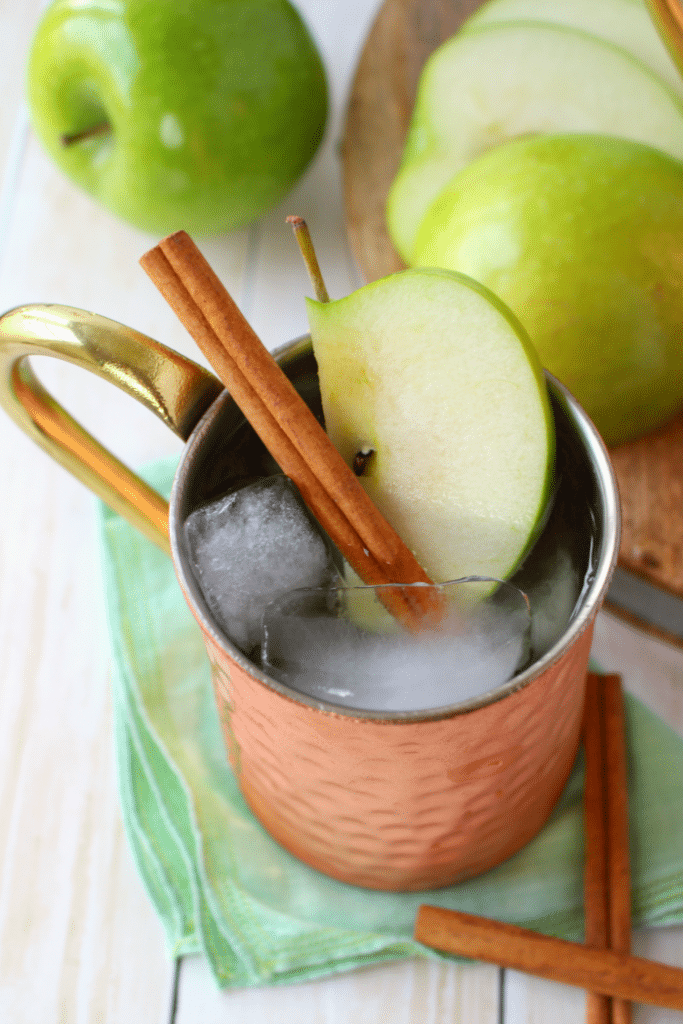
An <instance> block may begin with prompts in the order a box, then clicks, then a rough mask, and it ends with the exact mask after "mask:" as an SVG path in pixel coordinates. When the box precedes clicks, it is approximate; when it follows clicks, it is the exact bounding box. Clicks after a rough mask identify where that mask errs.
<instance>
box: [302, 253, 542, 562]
mask: <svg viewBox="0 0 683 1024" xmlns="http://www.w3.org/2000/svg"><path fill="white" fill-rule="evenodd" d="M307 306H308V317H309V323H310V328H311V337H312V340H313V350H314V353H315V356H316V360H317V362H318V370H319V376H320V390H321V396H322V403H323V412H324V416H325V426H326V429H327V432H328V434H329V436H330V437H331V439H332V441H333V442H334V444H335V446H336V447H337V448H338V450H339V451H340V452H341V454H342V455H343V457H344V458H345V459H346V460H347V462H348V463H349V464H351V463H352V462H353V459H354V456H355V455H356V453H357V452H358V451H360V450H361V449H363V448H366V447H369V448H371V449H372V450H373V453H374V454H373V455H372V456H371V458H370V460H369V462H368V464H367V468H366V470H365V472H364V473H363V475H362V476H361V478H360V479H361V482H362V483H363V485H364V486H365V488H366V490H367V491H368V493H369V494H370V495H371V497H372V498H373V500H374V501H375V503H376V504H377V506H378V507H379V508H380V510H381V511H382V513H383V514H384V516H385V517H386V518H387V519H388V520H389V522H390V523H391V524H392V525H393V527H394V529H395V530H396V531H397V532H398V534H399V535H400V536H401V537H402V538H403V540H404V541H405V542H406V543H407V544H408V546H409V547H410V548H411V549H412V550H413V551H414V552H415V554H416V556H417V558H418V560H419V561H420V563H421V564H422V565H423V566H424V568H425V569H426V570H427V572H428V573H429V574H430V576H431V577H432V579H434V580H436V581H438V582H445V581H447V580H451V579H457V578H460V577H462V576H468V575H476V576H488V577H494V578H498V579H502V578H505V577H507V576H509V575H510V574H511V573H512V572H513V571H514V569H515V568H516V566H517V565H518V564H519V562H520V561H521V559H522V558H523V556H524V554H525V553H526V551H527V550H528V548H529V547H530V545H531V544H532V543H533V540H534V539H535V537H536V535H537V531H538V529H539V526H540V524H541V523H542V521H543V516H544V512H545V508H546V504H547V500H548V494H549V489H550V487H551V481H552V478H553V466H554V419H553V416H552V411H551V409H550V405H549V400H548V395H547V389H546V384H545V377H544V374H543V371H542V369H541V365H540V363H539V361H538V357H537V355H536V353H535V351H534V349H533V346H532V345H531V343H530V341H529V339H528V337H527V336H526V334H525V332H524V330H523V329H522V327H521V326H520V324H519V323H518V322H517V320H516V319H515V317H514V316H513V315H512V314H511V313H510V311H509V310H507V309H506V308H505V307H504V306H503V305H502V304H501V303H500V301H499V300H498V299H497V298H496V297H495V296H493V295H492V294H490V293H489V292H488V290H487V289H485V288H483V287H482V286H481V285H479V284H478V283H476V282H474V281H471V280H469V279H468V278H465V277H463V276H462V275H459V274H452V273H450V272H448V271H442V270H431V271H430V270H406V271H403V272H401V273H398V274H393V275H391V276H390V277H387V278H383V279H382V280H379V281H375V282H374V283H372V284H369V285H366V286H365V287H363V288H360V289H359V290H358V291H356V292H353V293H352V294H351V295H349V296H347V297H346V298H343V299H339V300H337V301H335V302H329V303H320V302H315V301H313V300H308V301H307Z"/></svg>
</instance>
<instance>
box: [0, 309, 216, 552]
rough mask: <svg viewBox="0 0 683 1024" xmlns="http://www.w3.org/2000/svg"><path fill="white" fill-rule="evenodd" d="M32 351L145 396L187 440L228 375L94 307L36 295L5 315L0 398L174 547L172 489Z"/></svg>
mask: <svg viewBox="0 0 683 1024" xmlns="http://www.w3.org/2000/svg"><path fill="white" fill-rule="evenodd" d="M32 355H36V356H37V355H40V356H54V357H56V358H57V359H64V360H66V361H67V362H70V363H73V364H75V365H76V366H80V367H83V368H84V369H86V370H90V371H91V372H92V373H96V374H97V375H98V376H99V377H103V378H104V380H107V381H109V382H110V383H112V384H115V385H116V386H117V387H118V388H120V389H121V390H122V391H125V392H127V393H128V394H129V395H132V396H133V398H136V399H137V400H138V401H139V402H142V404H143V405H145V406H146V407H147V408H148V409H150V410H151V411H152V412H154V413H156V415H157V416H158V417H159V418H160V419H161V420H163V422H164V423H165V424H166V425H167V426H168V427H170V429H171V430H172V431H173V432H174V433H175V434H177V435H178V436H179V437H180V438H182V440H183V441H187V439H188V437H189V436H190V434H191V433H192V430H193V429H194V427H195V426H196V424H197V423H198V421H199V420H200V418H201V416H202V415H203V414H204V412H205V411H206V410H207V409H208V408H209V406H210V405H211V404H212V402H213V401H214V400H215V399H216V398H217V397H218V395H219V394H220V393H221V391H222V390H223V385H222V384H221V383H220V381H219V380H218V379H217V378H216V377H214V376H213V374H211V373H209V372H208V371H207V370H205V369H203V368H202V367H201V366H198V365H197V364H196V363H193V362H192V360H190V359H186V358H184V357H183V356H181V355H179V354H178V353H177V352H174V351H173V350H172V349H169V348H166V346H165V345H160V344H159V342H157V341H154V340H153V339H152V338H149V337H147V335H145V334H141V333H140V332H138V331H134V330H133V329H132V328H130V327H124V326H123V324H119V323H116V322H115V321H114V320H108V319H107V318H106V317H103V316H98V315H97V314H96V313H87V312H85V311H84V310H81V309H74V308H72V307H71V306H58V305H40V304H35V305H28V306H19V307H17V308H16V309H12V310H10V311H9V312H8V313H5V314H4V316H2V317H0V405H2V406H3V407H4V409H5V410H6V412H8V413H9V415H10V416H11V417H12V419H13V420H14V421H15V423H17V424H18V425H19V426H20V427H21V429H22V430H23V431H25V433H27V434H28V435H29V437H31V438H33V440H34V441H36V443H37V444H39V445H40V446H41V448H44V449H45V451H47V452H48V453H49V454H50V455H52V457H53V458H54V459H56V460H57V462H59V463H60V464H61V465H62V466H64V467H65V468H66V469H68V470H69V471H70V472H71V473H73V475H74V476H75V477H77V478H78V479H79V480H80V481H81V482H82V483H84V484H86V485H87V486H88V487H89V488H90V489H91V490H92V491H94V492H95V494H97V496H98V497H100V498H101V499H102V500H103V501H104V502H105V503H106V504H107V505H109V506H110V508H112V509H114V511H115V512H118V513H119V514H120V515H121V516H123V517H124V518H125V519H127V520H128V522H130V523H131V524H132V525H133V526H135V527H136V528H137V529H138V530H140V532H141V533H143V534H144V536H145V537H147V538H148V539H149V540H151V541H153V542H154V543H155V544H156V545H157V546H158V547H160V548H161V549H162V550H163V551H165V552H167V553H168V554H170V550H171V549H170V542H169V535H168V502H167V501H166V499H165V498H163V497H162V496H161V495H160V494H158V493H157V492H156V491H155V490H154V489H153V488H152V487H150V486H149V485H148V484H146V483H145V481H144V480H142V479H141V478H140V477H139V476H138V475H137V474H136V473H134V472H132V470H130V469H129V468H128V467H127V466H125V465H124V464H123V463H122V462H121V461H120V460H119V459H117V458H116V457H115V456H114V455H112V453H111V452H110V451H108V450H107V449H106V448H104V447H103V446H102V445H101V444H100V443H99V442H98V441H96V440H95V438H94V437H92V435H91V434H89V433H88V432H87V431H86V430H85V429H84V428H83V427H82V426H81V425H80V424H79V423H77V422H76V420H74V419H73V418H72V417H71V416H70V415H69V413H67V412H66V410H65V409H63V408H62V406H61V405H60V404H59V403H58V402H56V401H55V399H54V398H53V397H52V396H51V395H50V394H49V392H48V391H46V389H45V388H44V387H43V386H42V384H41V383H40V381H39V380H38V378H37V377H36V375H35V374H34V372H33V370H32V369H31V367H30V365H29V357H30V356H32Z"/></svg>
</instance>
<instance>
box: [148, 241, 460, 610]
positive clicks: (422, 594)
mask: <svg viewBox="0 0 683 1024" xmlns="http://www.w3.org/2000/svg"><path fill="white" fill-rule="evenodd" d="M140 263H141V265H142V267H143V269H144V270H145V271H146V273H147V274H148V275H149V277H150V278H151V279H152V281H153V282H154V284H155V285H156V286H157V288H158V289H159V291H160V292H161V293H162V295H163V296H164V298H165V299H166V300H167V301H168V303H169V305H170V306H171V307H172V308H173V309H174V311H175V312H176V314H177V315H178V317H179V318H180V320H181V321H182V323H183V324H184V326H185V327H186V328H187V330H188V331H189V333H190V334H191V335H192V337H193V338H194V340H195V341H196V343H197V345H198V346H199V348H200V349H201V350H202V352H203V353H204V355H205V356H206V358H207V359H208V360H209V362H210V363H211V365H212V366H213V367H214V369H215V370H216V372H217V374H218V376H219V377H220V379H221V381H222V382H223V384H225V386H226V388H227V389H228V390H229V391H230V394H231V395H232V397H233V398H234V400H235V402H236V403H237V405H238V406H239V407H240V408H241V410H242V412H243V413H244V415H245V416H246V417H247V419H248V420H249V421H250V423H251V424H252V426H253V427H254V429H255V430H256V432H257V434H258V435H259V437H260V438H261V440H262V441H263V442H264V444H265V445H266V447H267V448H268V450H269V451H270V452H271V454H272V455H273V456H274V458H275V460H276V461H277V462H278V464H279V466H280V468H281V469H282V471H283V472H284V473H285V474H286V475H287V476H289V477H290V478H291V479H292V480H293V481H294V483H295V484H296V486H297V487H298V489H299V491H300V493H301V496H302V498H303V500H304V502H305V503H306V504H307V505H308V507H309V508H310V509H311V511H312V512H313V514H314V515H315V517H316V518H317V520H318V522H319V523H320V524H321V526H322V527H323V528H324V529H325V530H326V531H327V533H328V534H329V536H330V537H331V539H332V541H333V542H334V543H335V544H336V545H337V547H338V548H339V550H340V551H341V552H342V554H343V555H344V556H345V558H346V559H347V561H348V562H349V564H350V565H351V566H352V567H353V569H354V570H355V571H356V572H357V573H358V575H359V576H360V577H361V579H362V580H363V581H364V582H365V583H368V584H372V585H377V584H398V586H392V587H386V588H385V589H383V590H380V591H378V596H379V598H380V600H382V601H383V602H384V604H385V605H386V607H387V608H388V609H389V611H390V612H391V613H392V614H393V615H395V617H396V618H397V619H399V621H401V622H402V623H403V624H404V625H406V626H408V627H409V628H411V629H419V628H421V627H422V626H424V623H425V620H426V619H427V620H430V621H434V620H435V619H438V618H440V617H441V616H442V615H443V612H444V609H445V598H443V595H441V594H438V592H436V591H435V590H434V588H433V587H431V588H430V587H425V586H418V587H406V586H400V585H401V584H412V583H421V584H430V583H431V582H432V581H431V580H430V578H429V577H428V576H427V574H426V573H425V571H424V569H422V567H421V566H420V564H419V562H418V561H417V559H416V558H415V556H414V555H413V553H412V552H411V551H410V550H409V549H408V547H407V546H406V545H405V544H404V543H403V541H402V540H401V539H400V537H399V536H398V534H397V533H396V532H395V531H394V530H393V528H392V527H391V526H390V525H389V524H388V523H387V522H386V520H385V519H384V517H383V516H382V515H381V514H380V512H379V510H378V509H377V507H376V506H375V505H374V504H373V502H372V501H371V499H370V498H369V497H368V495H367V493H366V492H365V490H364V489H363V487H362V485H361V484H360V482H359V480H358V478H357V477H356V476H355V474H354V473H353V470H352V469H351V468H350V467H349V466H347V465H346V463H345V462H344V460H343V458H342V457H341V455H340V454H339V452H338V451H337V449H336V448H335V447H334V445H333V444H332V442H331V441H330V439H329V438H328V436H327V434H326V433H325V431H324V430H323V428H322V427H321V426H320V424H319V423H318V421H317V420H316V418H315V416H314V415H313V413H312V412H311V410H310V409H309V408H308V406H307V405H306V403H305V402H304V401H303V399H302V398H301V396H300V395H299V394H298V392H297V391H296V389H295V388H294V386H293V385H292V383H291V381H290V380H289V379H288V378H287V377H286V375H285V374H284V373H283V371H282V370H281V369H280V367H279V366H278V364H277V363H276V361H275V359H274V358H273V357H272V355H271V354H270V353H269V352H268V350H267V349H266V348H265V346H264V345H263V344H262V343H261V341H260V340H259V338H258V337H257V335H256V334H255V332H254V331H253V330H252V328H251V327H250V325H249V324H248V323H247V321H246V320H245V318H244V317H243V316H242V314H241V312H240V310H239V309H238V307H237V305H236V304H235V302H234V301H233V300H232V298H231V296H230V295H229V294H228V292H227V290H226V289H225V288H224V286H223V284H222V283H221V281H220V280H219V279H218V277H217V276H216V274H215V273H214V272H213V270H212V269H211V267H210V266H209V264H208V263H207V261H206V260H205V259H204V257H203V256H202V254H201V253H200V251H199V249H198V248H197V247H196V245H195V244H194V242H193V241H192V239H191V238H190V237H189V236H188V235H187V234H186V233H185V232H184V231H179V232H177V233H176V234H174V235H169V236H168V238H165V239H163V240H162V241H161V242H160V243H159V245H158V246H155V247H154V248H153V249H151V250H150V251H149V252H148V253H146V254H145V255H144V256H143V257H142V258H141V260H140Z"/></svg>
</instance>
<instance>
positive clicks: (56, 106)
mask: <svg viewBox="0 0 683 1024" xmlns="http://www.w3.org/2000/svg"><path fill="white" fill-rule="evenodd" d="M28 99H29V108H30V114H31V120H32V123H33V127H34V129H35V131H36V134H37V135H38V137H39V138H40V140H41V141H42V143H43V145H44V146H45V148H46V150H47V151H48V153H49V154H50V155H51V156H52V157H53V159H54V160H55V162H56V163H57V164H58V165H59V166H60V167H61V168H62V170H63V171H65V173H66V174H67V175H68V176H69V177H70V178H72V180H73V181H74V182H75V183H76V184H78V185H80V186H81V187H82V188H83V189H85V190H86V191H87V192H89V193H90V194H91V195H92V196H93V197H94V198H95V199H97V200H99V201H100V202H101V203H102V205H104V206H105V207H107V208H108V209H109V210H110V211H112V212H113V213H115V214H117V215H118V216H120V217H122V218H123V219H124V220H127V221H129V222H130V223H131V224H134V225H135V226H136V227H138V228H141V229H143V230H145V231H149V232H153V233H154V234H157V235H158V234H169V233H171V232H172V231H175V230H178V229H179V228H185V229H186V230H188V231H191V232H195V233H199V234H202V233H209V232H223V231H228V230H231V229H233V228H235V227H237V226H239V225H241V224H244V223H247V222H248V221H251V220H253V219H254V218H255V217H258V216H260V215H261V214H262V213H264V212H265V211H266V210H267V209H269V208H270V207H271V206H273V205H274V204H275V203H277V202H279V200H280V199H281V198H282V197H283V196H284V195H285V193H286V192H287V191H288V190H289V189H290V188H291V187H292V185H293V184H294V182H295V181H296V180H297V178H298V177H299V176H300V175H301V173H302V172H303V170H304V168H305V167H306V166H307V164H308V163H309V161H310V160H311V158H312V157H313V155H314V153H315V151H316V149H317V146H318V144H319V143H320V141H321V138H322V134H323V130H324V125H325V118H326V112H327V89H326V80H325V73H324V69H323V66H322V62H321V59H320V57H319V55H318V52H317V50H316V47H315V45H314V43H313V40H312V39H311V37H310V35H309V33H308V30H307V29H306V27H305V25H304V24H303V22H302V20H301V18H300V17H299V15H298V14H297V13H296V11H295V10H294V9H293V7H291V5H290V4H289V3H288V2H287V0H219V2H217V0H165V2H163V3H160V2H158V0H117V2H116V3H115V4H109V3H106V4H103V3H101V2H98V0H56V2H55V3H52V4H51V5H50V6H49V7H48V8H47V10H46V11H45V13H44V15H43V17H42V19H41V21H40V23H39V25H38V28H37V30H36V33H35V36H34V40H33V43H32V47H31V51H30V54H29V60H28Z"/></svg>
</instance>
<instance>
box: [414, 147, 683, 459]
mask: <svg viewBox="0 0 683 1024" xmlns="http://www.w3.org/2000/svg"><path fill="white" fill-rule="evenodd" d="M415 263H416V264H417V265H421V266H441V267H449V268H451V269H453V270H458V271H460V272H462V273H465V274H469V275H471V276H472V277H474V278H476V279H477V280H478V281H481V282H482V283H483V284H485V285H487V286H488V287H489V288H490V289H491V290H492V291H493V292H495V293H496V294H497V295H498V296H499V297H500V298H501V299H502V300H503V301H504V302H505V303H507V304H508V306H510V308H511V309H512V310H513V311H514V312H515V313H516V314H517V316H518V317H519V319H520V320H521V321H522V323H523V325H524V326H525V327H526V329H527V330H528V332H529V334H530V335H531V338H532V341H533V342H534V344H535V346H536V348H537V350H538V353H539V356H540V359H541V362H542V363H543V365H544V366H545V367H547V368H548V369H549V370H550V371H551V373H553V374H554V375H555V376H556V377H558V378H559V379H560V380H561V381H562V382H563V383H564V384H566V385H567V387H568V388H569V389H570V390H571V391H572V392H573V393H574V394H575V396H576V397H577V398H578V400H579V401H580V402H581V403H582V404H583V406H584V407H585V409H586V410H587V412H588V413H589V415H590V416H591V417H592V418H593V420H594V421H595V424H596V426H597V427H598V429H599V430H600V432H601V433H602V436H603V438H604V439H605V442H606V443H607V444H608V445H616V444H619V443H620V442H622V441H625V440H628V439H630V438H633V437H636V436H638V435H640V434H643V433H645V432H646V431H648V430H650V429H652V428H654V427H656V426H657V425H658V424H660V423H662V422H664V421H665V420H666V419H667V418H669V417H670V416H671V415H672V414H673V413H674V412H675V411H676V410H677V409H678V408H679V407H680V406H681V405H683V164H682V163H681V162H680V161H678V160H676V159H674V158H672V157H670V156H667V155H665V154H663V153H660V152H659V151H657V150H655V149H651V148H650V147H648V146H644V145H641V144H639V143H635V142H630V141H626V140H623V139H613V138H608V137H606V136H593V135H550V136H530V137H526V138H521V139H516V140H514V141H511V142H508V143H505V144H504V145H502V146H499V147H498V148H496V149H493V150H490V151H489V152H488V153H485V154H484V155H483V156H481V157H480V158H479V159H477V160H475V161H473V162H472V163H471V164H469V165H468V166H467V167H466V168H465V169H464V170H463V171H461V172H460V173H459V174H458V175H456V176H455V178H454V179H453V180H452V182H451V183H450V185H449V186H448V187H447V188H446V189H445V190H444V191H443V192H442V193H441V195H440V196H439V198H438V199H437V200H436V202H435V203H434V204H433V205H432V207H431V208H430V210H429V212H428V214H427V216H426V217H425V219H424V221H423V222H422V224H421V226H420V230H419V232H418V239H417V244H416V247H415Z"/></svg>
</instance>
